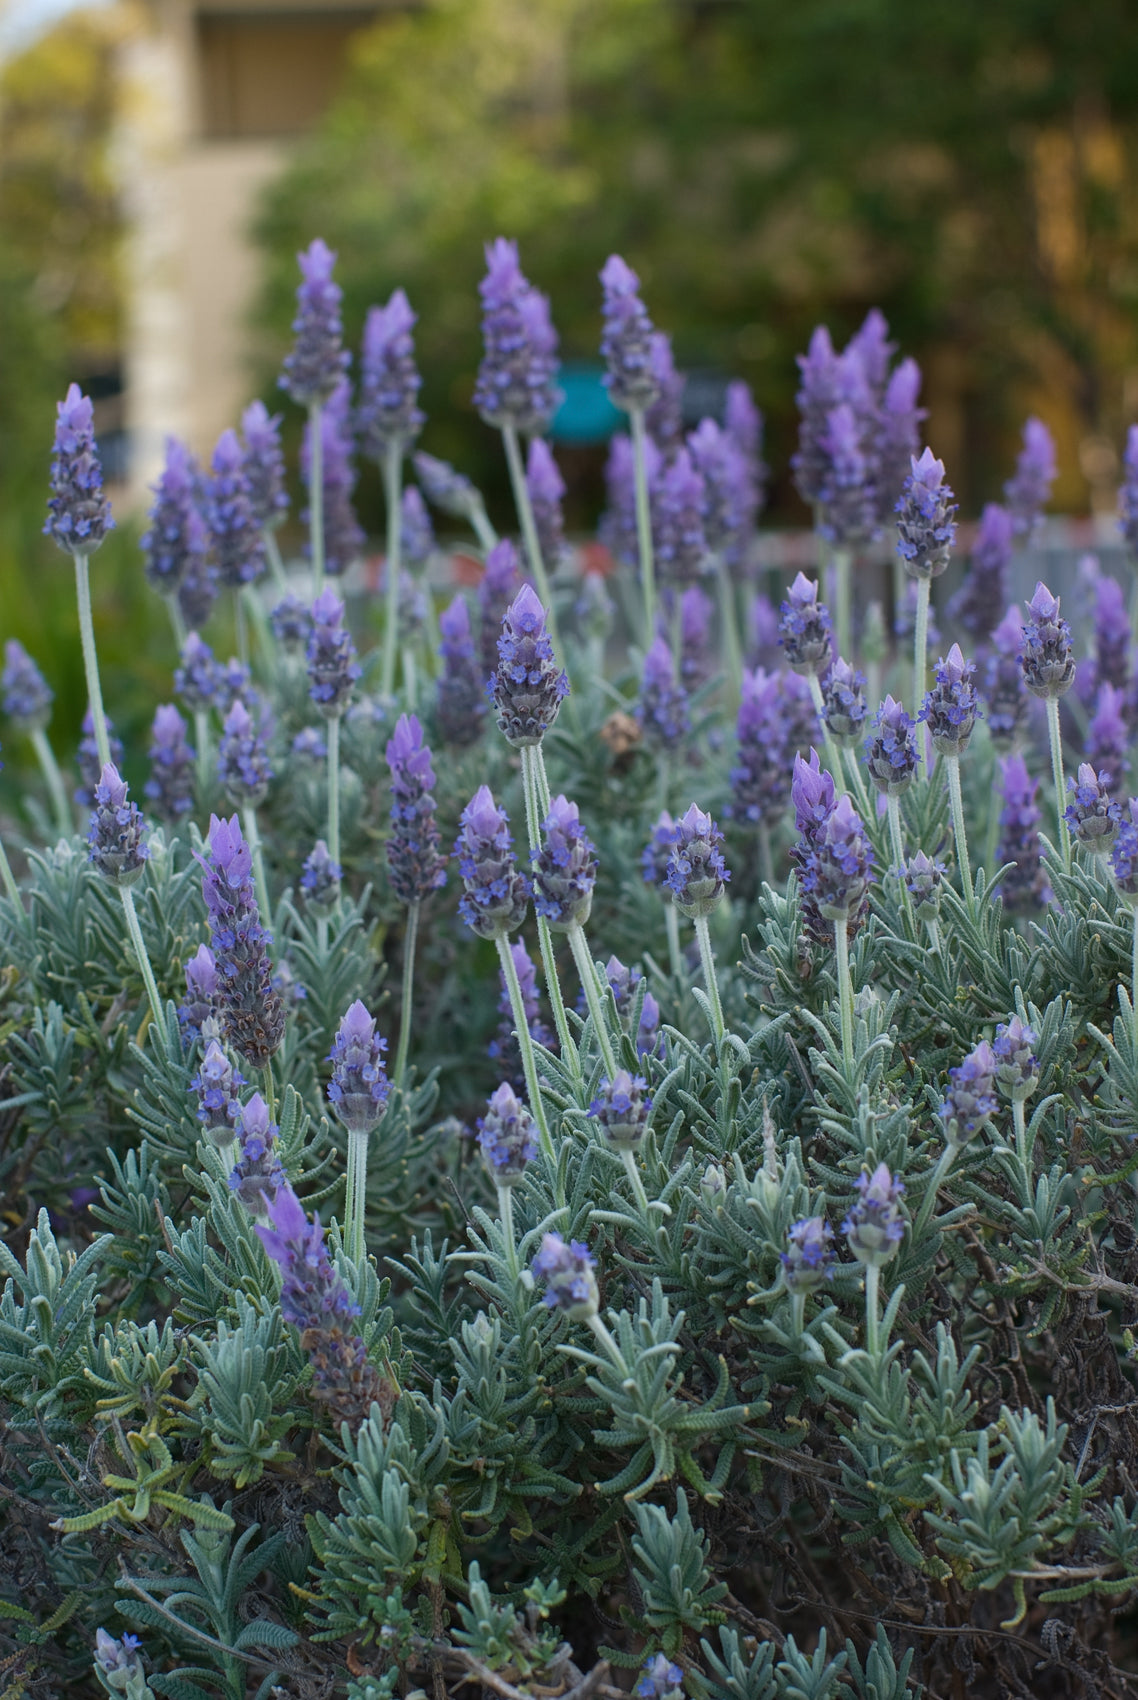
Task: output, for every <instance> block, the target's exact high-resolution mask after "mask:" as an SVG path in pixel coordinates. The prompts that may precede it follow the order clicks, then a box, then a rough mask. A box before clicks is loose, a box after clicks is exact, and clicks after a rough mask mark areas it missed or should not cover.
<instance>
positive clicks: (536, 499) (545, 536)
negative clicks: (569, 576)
mask: <svg viewBox="0 0 1138 1700" xmlns="http://www.w3.org/2000/svg"><path fill="white" fill-rule="evenodd" d="M526 488H527V489H528V490H529V499H530V507H531V508H532V509H533V522H534V524H535V525H536V527H537V540H538V543H539V545H540V547H541V558H542V560H543V561H544V562H545V564H546V566H547V567H548V568H550V570H555V569H556V567H557V565H558V563H559V562H560V561H561V558H562V556H563V555H564V554H565V525H564V521H563V520H562V517H561V503H562V499H563V498H564V495H565V480H564V478H562V476H561V473H560V471H559V470H558V466H557V462H556V461H555V460H554V458H553V451H552V449H551V448H550V447H549V444H548V443H547V442H546V441H545V439H544V437H534V438H533V439H532V441H531V442H530V446H529V454H528V456H527V458H526Z"/></svg>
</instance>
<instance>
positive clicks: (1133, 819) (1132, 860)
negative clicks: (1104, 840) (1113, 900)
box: [1110, 797, 1138, 905]
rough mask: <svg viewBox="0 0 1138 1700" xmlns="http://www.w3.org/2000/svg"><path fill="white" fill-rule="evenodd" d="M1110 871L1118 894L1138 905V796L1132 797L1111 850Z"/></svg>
mask: <svg viewBox="0 0 1138 1700" xmlns="http://www.w3.org/2000/svg"><path fill="white" fill-rule="evenodd" d="M1110 871H1111V873H1112V874H1113V875H1114V883H1115V885H1116V886H1117V887H1118V894H1119V896H1120V897H1124V898H1125V899H1126V901H1127V902H1128V903H1133V904H1136V905H1138V797H1131V799H1130V805H1129V812H1128V813H1127V814H1124V815H1123V816H1122V819H1121V821H1120V823H1119V828H1118V835H1117V837H1116V838H1115V840H1114V845H1113V848H1112V849H1111V852H1110Z"/></svg>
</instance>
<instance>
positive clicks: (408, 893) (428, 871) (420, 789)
mask: <svg viewBox="0 0 1138 1700" xmlns="http://www.w3.org/2000/svg"><path fill="white" fill-rule="evenodd" d="M387 765H388V767H389V768H390V770H391V833H390V836H389V837H388V840H387V867H388V875H389V878H390V881H391V889H392V891H393V892H394V893H395V895H396V897H398V899H399V901H400V902H401V903H406V904H412V903H419V902H421V901H422V899H423V898H424V897H428V896H429V895H430V893H431V892H432V891H437V890H438V889H439V887H440V886H441V885H445V884H446V877H447V876H446V858H445V857H443V856H440V855H439V829H438V826H437V825H436V823H435V799H434V796H433V795H432V793H433V791H434V788H435V774H434V769H433V768H432V767H431V752H430V750H429V749H428V748H427V746H426V744H425V743H424V742H423V728H422V727H421V726H420V724H419V721H418V719H417V718H416V716H415V715H413V714H411V715H407V714H401V715H400V716H399V719H398V721H397V722H396V726H395V732H394V735H393V736H392V737H391V738H390V739H389V740H388V744H387Z"/></svg>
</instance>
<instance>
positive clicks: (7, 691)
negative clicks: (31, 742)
mask: <svg viewBox="0 0 1138 1700" xmlns="http://www.w3.org/2000/svg"><path fill="white" fill-rule="evenodd" d="M0 691H2V692H3V694H4V713H5V714H6V715H8V716H9V718H10V719H12V720H14V721H15V723H16V725H17V726H18V727H19V728H20V730H21V731H22V732H39V731H42V729H43V728H44V727H45V726H46V725H47V723H48V721H49V720H50V719H51V705H52V702H53V701H54V699H55V693H54V691H52V689H51V687H50V686H49V685H48V682H47V680H46V679H45V678H44V676H43V674H42V673H41V672H40V670H39V668H38V667H37V666H36V664H35V662H34V661H33V660H32V658H31V656H30V655H29V654H28V652H27V650H26V649H25V648H24V646H23V644H22V643H18V642H17V641H16V639H15V638H9V639H8V641H7V643H6V644H5V645H4V672H3V674H2V675H0Z"/></svg>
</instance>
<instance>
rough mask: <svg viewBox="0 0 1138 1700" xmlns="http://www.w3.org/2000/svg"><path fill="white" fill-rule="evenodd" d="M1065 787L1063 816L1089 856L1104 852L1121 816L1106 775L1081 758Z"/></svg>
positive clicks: (1107, 848) (1108, 776)
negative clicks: (1067, 795) (1075, 774)
mask: <svg viewBox="0 0 1138 1700" xmlns="http://www.w3.org/2000/svg"><path fill="white" fill-rule="evenodd" d="M1107 688H1108V689H1109V686H1108V687H1107ZM1067 790H1068V792H1070V793H1072V796H1071V801H1070V802H1069V803H1068V805H1067V807H1066V809H1065V810H1064V811H1063V818H1064V820H1065V821H1066V822H1067V825H1068V826H1069V827H1070V829H1071V831H1072V833H1073V834H1074V836H1075V837H1076V838H1077V839H1078V841H1079V843H1080V844H1082V845H1083V846H1084V848H1086V849H1087V850H1089V851H1090V852H1091V855H1092V856H1104V855H1105V854H1106V852H1107V851H1108V850H1109V849H1110V845H1111V840H1112V839H1113V837H1114V835H1115V833H1116V832H1117V830H1118V823H1119V821H1120V820H1121V818H1122V816H1121V812H1120V810H1119V807H1118V804H1117V803H1115V802H1112V801H1111V796H1110V792H1111V786H1110V775H1109V774H1108V773H1096V772H1095V770H1094V768H1093V767H1092V766H1091V764H1090V762H1089V761H1085V762H1081V763H1080V765H1079V776H1078V778H1077V779H1068V781H1067Z"/></svg>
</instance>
